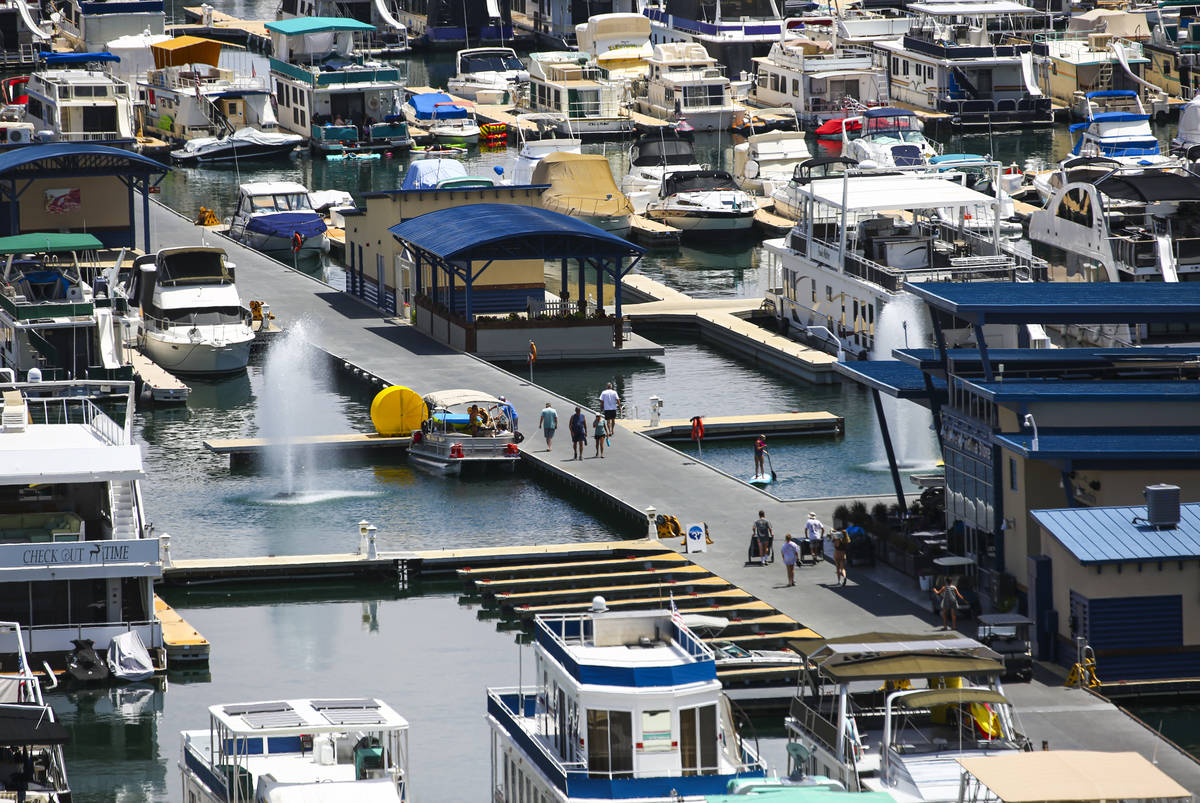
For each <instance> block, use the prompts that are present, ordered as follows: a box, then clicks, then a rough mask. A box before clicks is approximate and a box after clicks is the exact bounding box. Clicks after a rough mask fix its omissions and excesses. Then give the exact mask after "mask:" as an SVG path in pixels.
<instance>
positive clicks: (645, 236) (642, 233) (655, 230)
mask: <svg viewBox="0 0 1200 803" xmlns="http://www.w3.org/2000/svg"><path fill="white" fill-rule="evenodd" d="M629 220H630V222H631V223H632V224H633V227H632V228H631V229H630V230H629V237H630V239H632V240H636V241H637V242H639V243H641V244H642V245H649V246H658V247H663V246H672V245H679V239H680V237H681V236H682V235H683V231H682V230H681V229H677V228H675V227H674V226H668V225H667V224H666V223H659V222H658V221H657V220H651V219H650V218H648V217H646V216H645V215H633V216H631V217H630V218H629Z"/></svg>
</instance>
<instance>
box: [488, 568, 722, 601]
mask: <svg viewBox="0 0 1200 803" xmlns="http://www.w3.org/2000/svg"><path fill="white" fill-rule="evenodd" d="M688 575H700V576H705V577H707V576H709V575H711V572H709V570H708V569H705V568H703V567H701V566H696V565H694V564H687V565H684V566H672V567H667V568H663V569H646V570H644V571H637V572H630V571H624V572H604V573H602V574H578V575H560V576H555V577H512V578H508V579H503V580H488V579H486V578H480V579H478V580H476V581H475V587H476V588H477V589H479V590H480V591H482V592H484V593H485V594H499V593H502V592H503V590H505V589H510V588H521V587H523V586H530V585H537V584H542V585H554V584H558V583H594V582H598V581H599V582H603V581H611V580H621V579H625V578H628V579H629V580H649V579H650V578H652V577H661V578H663V580H664V581H665V582H670V579H669V578H674V577H684V578H686V577H687V576H688Z"/></svg>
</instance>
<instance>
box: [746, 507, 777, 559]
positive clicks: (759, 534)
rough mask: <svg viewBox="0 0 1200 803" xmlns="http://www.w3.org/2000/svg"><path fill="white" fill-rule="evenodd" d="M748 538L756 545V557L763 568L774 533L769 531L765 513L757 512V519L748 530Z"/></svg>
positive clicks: (769, 527)
mask: <svg viewBox="0 0 1200 803" xmlns="http://www.w3.org/2000/svg"><path fill="white" fill-rule="evenodd" d="M750 537H751V538H753V539H754V540H755V543H757V545H758V556H759V558H760V561H761V563H762V565H763V566H766V565H767V553H768V552H770V551H771V540H772V539H773V538H774V537H775V533H774V532H772V531H771V522H769V521H767V514H766V512H765V511H762V510H760V511H758V519H757V520H755V522H754V525H753V526H752V527H751V528H750Z"/></svg>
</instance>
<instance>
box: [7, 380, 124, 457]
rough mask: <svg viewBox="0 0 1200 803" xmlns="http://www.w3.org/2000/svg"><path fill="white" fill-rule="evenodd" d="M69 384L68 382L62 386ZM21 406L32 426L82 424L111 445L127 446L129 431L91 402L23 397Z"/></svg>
mask: <svg viewBox="0 0 1200 803" xmlns="http://www.w3.org/2000/svg"><path fill="white" fill-rule="evenodd" d="M63 384H64V385H69V384H71V383H65V382H64V383H63ZM25 407H26V409H27V410H28V411H29V418H30V423H33V424H83V425H85V426H89V427H91V428H92V429H94V430H95V431H96V434H98V435H99V436H100V437H101V438H103V439H104V440H105V441H107V442H108V443H110V444H112V445H114V446H125V445H128V444H129V442H130V440H129V428H128V426H125V427H122V426H121V425H120V424H118V423H117V422H116V421H114V420H112V419H111V418H109V417H108V415H107V414H106V413H105V412H104V411H103V410H101V409H100V408H99V407H98V406H97V405H96V404H95V403H94V402H93V401H92V400H91V399H88V398H84V397H79V396H59V397H57V398H37V397H26V399H25Z"/></svg>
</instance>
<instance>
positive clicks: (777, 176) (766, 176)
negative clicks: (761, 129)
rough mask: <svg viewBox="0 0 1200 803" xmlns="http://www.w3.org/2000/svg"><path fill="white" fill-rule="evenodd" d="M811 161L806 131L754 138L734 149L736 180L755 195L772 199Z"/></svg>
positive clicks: (758, 135) (779, 132)
mask: <svg viewBox="0 0 1200 803" xmlns="http://www.w3.org/2000/svg"><path fill="white" fill-rule="evenodd" d="M810 158H812V154H811V153H809V150H808V142H807V141H806V139H805V135H804V132H803V131H768V132H766V133H763V134H751V135H750V136H749V137H747V138H746V141H745V142H739V143H738V144H737V145H734V146H733V179H734V181H736V182H737V185H738V186H739V187H740V188H742V189H743V190H745V191H746V192H748V193H751V194H752V195H771V194H772V193H773V192H775V190H776V188H778V187H782V186H784V185H786V184H787V183H788V181H790V180H791V178H792V174H793V173H794V172H795V170H796V167H797V166H798V165H800V164H801V163H802V162H805V161H808V159H810Z"/></svg>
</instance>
